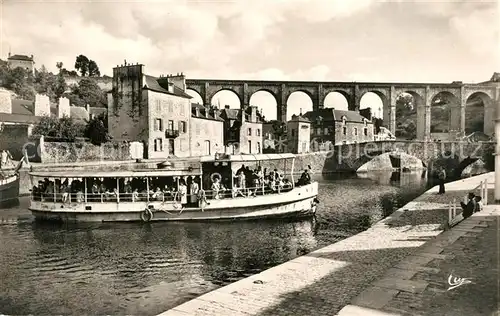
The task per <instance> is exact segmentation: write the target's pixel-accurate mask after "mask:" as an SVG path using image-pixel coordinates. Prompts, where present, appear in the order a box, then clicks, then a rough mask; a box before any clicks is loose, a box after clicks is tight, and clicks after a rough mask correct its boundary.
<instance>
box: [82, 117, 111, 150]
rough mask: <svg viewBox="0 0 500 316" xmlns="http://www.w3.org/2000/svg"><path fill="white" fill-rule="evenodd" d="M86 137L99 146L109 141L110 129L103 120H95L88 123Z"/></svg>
mask: <svg viewBox="0 0 500 316" xmlns="http://www.w3.org/2000/svg"><path fill="white" fill-rule="evenodd" d="M85 137H87V138H89V139H90V142H91V143H92V144H94V145H97V146H99V145H101V144H102V143H105V142H107V141H109V135H108V129H107V128H106V126H105V124H104V122H103V120H102V119H101V118H93V119H91V120H90V121H89V122H88V124H87V127H86V130H85Z"/></svg>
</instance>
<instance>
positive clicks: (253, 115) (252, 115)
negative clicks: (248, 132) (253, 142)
mask: <svg viewBox="0 0 500 316" xmlns="http://www.w3.org/2000/svg"><path fill="white" fill-rule="evenodd" d="M250 122H252V123H257V107H256V106H251V107H250Z"/></svg>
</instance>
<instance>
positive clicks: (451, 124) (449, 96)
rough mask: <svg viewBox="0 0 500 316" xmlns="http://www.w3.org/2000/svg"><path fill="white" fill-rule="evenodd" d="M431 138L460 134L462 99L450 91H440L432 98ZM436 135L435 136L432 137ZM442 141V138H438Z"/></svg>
mask: <svg viewBox="0 0 500 316" xmlns="http://www.w3.org/2000/svg"><path fill="white" fill-rule="evenodd" d="M430 104H431V117H430V124H431V126H430V132H431V138H435V137H436V136H437V135H439V134H442V133H447V134H449V135H459V133H460V110H461V109H460V99H459V98H458V97H457V96H456V95H455V94H454V93H452V92H450V91H440V92H438V93H436V94H435V95H434V96H433V97H432V98H431V103H430ZM432 134H434V135H432ZM438 138H440V139H441V137H438Z"/></svg>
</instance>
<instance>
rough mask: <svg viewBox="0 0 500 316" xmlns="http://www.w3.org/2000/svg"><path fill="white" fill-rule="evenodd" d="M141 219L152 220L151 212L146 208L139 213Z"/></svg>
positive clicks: (144, 220)
mask: <svg viewBox="0 0 500 316" xmlns="http://www.w3.org/2000/svg"><path fill="white" fill-rule="evenodd" d="M141 219H142V221H143V222H146V223H147V222H150V221H152V220H153V212H152V211H151V210H150V209H149V208H146V209H145V210H144V212H142V213H141Z"/></svg>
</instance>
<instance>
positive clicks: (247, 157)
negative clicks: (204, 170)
mask: <svg viewBox="0 0 500 316" xmlns="http://www.w3.org/2000/svg"><path fill="white" fill-rule="evenodd" d="M291 158H295V155H294V154H291V153H283V154H256V155H252V154H246V155H223V154H222V155H220V157H219V158H217V156H204V157H201V158H200V161H201V162H215V161H227V162H245V161H262V160H280V159H291Z"/></svg>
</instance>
